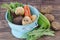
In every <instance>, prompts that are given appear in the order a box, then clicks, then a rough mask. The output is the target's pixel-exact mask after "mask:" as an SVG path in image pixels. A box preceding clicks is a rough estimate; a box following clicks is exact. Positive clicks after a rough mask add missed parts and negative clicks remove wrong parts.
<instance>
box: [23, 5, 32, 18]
mask: <svg viewBox="0 0 60 40" xmlns="http://www.w3.org/2000/svg"><path fill="white" fill-rule="evenodd" d="M24 10H25V13H24V14H25V16H29V17H30V18H31V13H30V8H29V6H28V5H25V6H24Z"/></svg>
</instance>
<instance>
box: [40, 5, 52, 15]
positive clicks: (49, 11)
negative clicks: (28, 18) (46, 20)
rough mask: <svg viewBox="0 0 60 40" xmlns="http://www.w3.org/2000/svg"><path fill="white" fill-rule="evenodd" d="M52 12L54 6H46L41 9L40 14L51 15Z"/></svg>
mask: <svg viewBox="0 0 60 40" xmlns="http://www.w3.org/2000/svg"><path fill="white" fill-rule="evenodd" d="M51 11H52V6H45V7H41V8H40V12H42V13H43V14H46V13H51Z"/></svg>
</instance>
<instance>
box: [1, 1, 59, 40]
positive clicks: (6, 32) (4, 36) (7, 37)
mask: <svg viewBox="0 0 60 40" xmlns="http://www.w3.org/2000/svg"><path fill="white" fill-rule="evenodd" d="M10 2H21V3H24V4H31V5H32V6H35V7H36V8H37V9H38V10H39V11H40V7H43V6H48V5H51V6H53V11H52V13H51V14H52V15H54V16H55V21H58V22H60V0H0V40H21V39H17V38H15V37H14V36H12V34H11V31H10V30H11V29H10V28H9V25H8V24H7V22H6V20H5V12H6V9H3V8H1V5H2V4H4V3H10ZM38 40H60V31H57V32H55V36H54V37H51V36H43V37H42V38H39V39H38Z"/></svg>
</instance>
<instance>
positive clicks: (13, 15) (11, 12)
mask: <svg viewBox="0 0 60 40" xmlns="http://www.w3.org/2000/svg"><path fill="white" fill-rule="evenodd" d="M2 6H3V7H4V8H6V9H7V11H8V20H9V21H10V22H12V23H14V24H17V25H26V24H30V23H32V22H34V21H35V19H36V17H37V16H36V15H32V14H31V12H30V8H29V6H28V5H23V4H22V3H18V2H16V3H10V4H3V5H2Z"/></svg>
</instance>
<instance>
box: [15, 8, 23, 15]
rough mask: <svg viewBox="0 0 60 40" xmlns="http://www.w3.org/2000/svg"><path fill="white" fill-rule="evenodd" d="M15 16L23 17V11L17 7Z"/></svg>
mask: <svg viewBox="0 0 60 40" xmlns="http://www.w3.org/2000/svg"><path fill="white" fill-rule="evenodd" d="M15 14H16V15H24V9H23V8H22V7H17V8H16V10H15Z"/></svg>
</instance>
